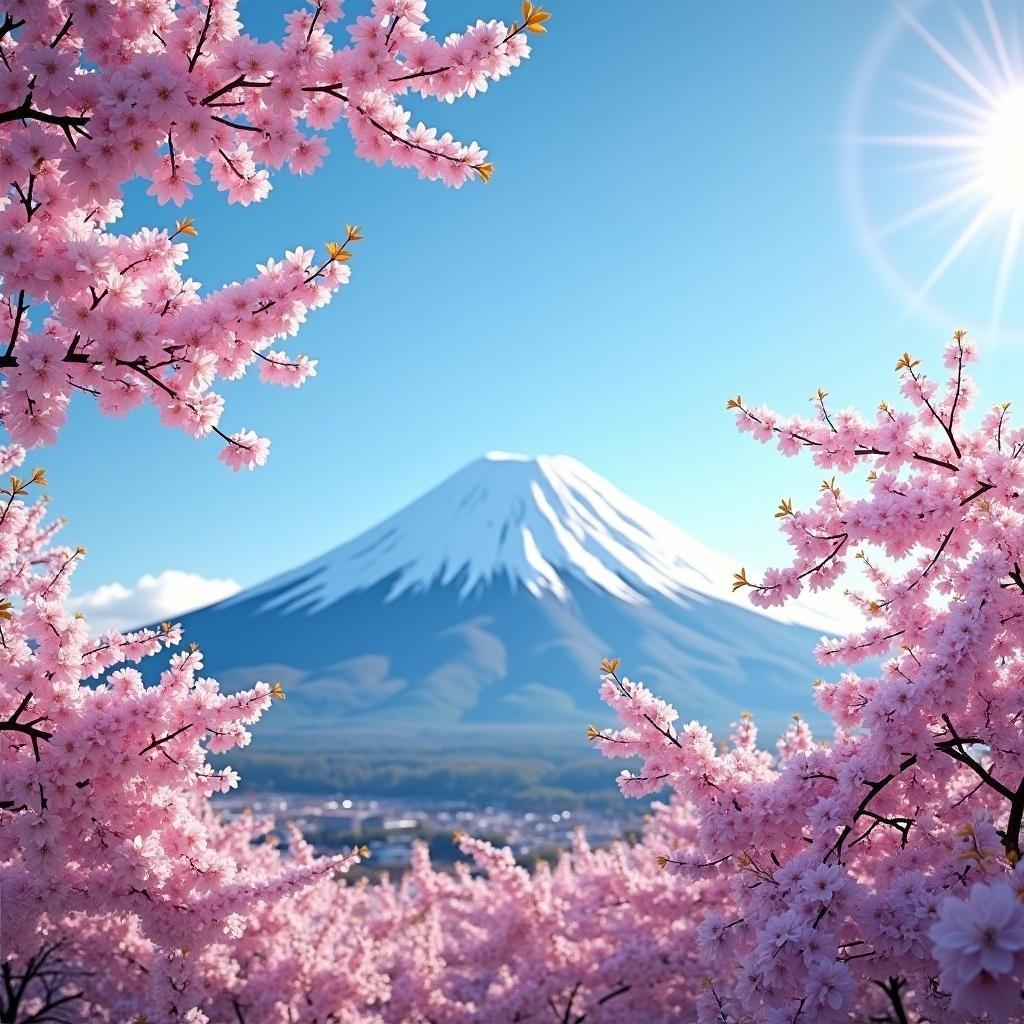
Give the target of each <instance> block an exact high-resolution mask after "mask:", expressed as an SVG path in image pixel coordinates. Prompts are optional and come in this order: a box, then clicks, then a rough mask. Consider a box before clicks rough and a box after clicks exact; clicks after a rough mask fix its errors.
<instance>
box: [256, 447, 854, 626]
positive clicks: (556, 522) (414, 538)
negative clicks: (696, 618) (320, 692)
mask: <svg viewBox="0 0 1024 1024" xmlns="http://www.w3.org/2000/svg"><path fill="white" fill-rule="evenodd" d="M737 564H738V563H736V562H735V560H733V559H731V558H728V557H726V556H724V555H722V554H721V553H719V552H717V551H715V550H713V549H712V548H709V547H707V546H706V545H704V544H701V543H700V542H699V541H697V540H695V539H694V538H692V537H691V536H689V535H688V534H687V533H685V532H684V531H683V530H681V529H679V527H677V526H675V525H674V524H672V523H670V522H668V521H667V520H665V519H663V518H662V517H661V516H659V515H657V514H656V513H654V512H652V511H651V510H650V509H648V508H646V507H645V506H643V505H641V504H640V503H639V502H637V501H634V500H633V499H632V498H630V497H629V496H628V495H626V494H624V493H623V492H622V491H620V490H619V489H618V488H617V487H615V486H614V485H613V484H611V483H610V482H609V481H608V480H606V479H605V478H604V477H602V476H600V475H598V474H597V473H595V472H593V471H592V470H590V469H588V468H587V467H586V466H584V465H583V464H582V463H580V462H578V461H577V460H576V459H573V458H570V457H569V456H566V455H554V456H547V455H542V456H538V457H536V458H529V457H527V456H524V455H513V454H509V453H506V452H491V453H489V454H488V455H486V456H484V457H483V458H480V459H477V460H475V461H474V462H471V463H470V464H469V465H467V466H465V467H464V468H463V469H461V470H459V471H458V472H457V473H455V474H454V475H453V476H451V477H449V478H448V479H447V480H445V481H443V482H442V483H441V484H439V485H438V486H437V487H435V488H434V489H433V490H431V491H429V492H428V493H426V494H425V495H423V496H422V497H420V498H418V499H417V500H415V501H413V502H412V503H411V504H410V505H408V506H406V507H405V508H404V509H402V510H401V511H400V512H398V513H396V514H395V515H393V516H391V517H390V518H388V519H386V520H384V521H383V522H382V523H380V524H379V525H377V526H375V527H373V528H372V529H370V530H368V531H366V532H365V533H363V534H361V535H360V536H358V537H356V538H355V539H353V540H351V541H349V542H347V543H345V544H342V545H340V546H339V547H337V548H334V549H333V550H332V551H329V552H328V553H327V554H325V555H323V556H322V557H320V558H317V559H315V560H313V561H312V562H309V563H307V564H306V565H303V566H301V567H300V568H298V569H295V570H293V571H291V572H289V573H287V574H285V575H283V576H279V577H277V578H275V579H273V580H270V581H268V582H267V583H265V584H263V585H261V586H259V587H257V588H255V589H254V590H249V591H247V592H246V594H245V597H246V598H248V599H251V598H258V597H260V596H261V595H265V596H266V599H267V600H266V607H267V608H268V609H269V608H277V609H280V610H285V611H293V610H294V611H297V610H305V611H309V612H315V611H320V610H322V609H323V608H325V607H327V606H329V605H331V604H333V603H335V602H336V601H338V600H340V599H341V598H343V597H345V596H347V595H348V594H351V593H354V592H357V591H363V590H367V589H369V588H371V587H373V586H375V585H379V584H381V583H382V582H385V581H387V582H388V584H389V591H388V600H393V599H395V598H397V597H398V596H400V595H402V594H405V593H408V592H413V593H415V592H422V591H426V590H428V589H430V588H431V587H434V586H439V585H441V586H457V587H458V589H459V593H460V596H461V597H462V598H464V599H465V598H468V597H469V596H470V595H472V594H473V593H474V591H476V590H477V589H478V588H481V587H486V586H488V585H490V584H494V583H505V585H507V586H511V587H512V588H518V587H522V588H524V589H525V590H527V591H528V592H529V593H531V594H533V595H534V596H535V597H544V596H550V597H553V598H555V599H556V600H559V601H567V600H570V598H571V588H572V585H574V584H575V585H584V586H588V587H591V588H594V589H597V590H602V591H604V592H606V593H607V594H609V595H611V596H612V597H615V598H618V599H619V600H621V601H625V602H627V603H629V604H634V605H637V604H645V603H648V602H649V601H650V600H651V599H652V598H653V597H655V596H660V597H662V598H666V599H668V600H670V601H673V602H675V603H685V602H689V601H692V600H695V599H696V600H700V599H701V598H707V597H712V598H715V599H718V600H723V601H728V602H730V603H740V604H744V605H746V604H747V602H746V600H745V598H742V597H741V596H739V595H735V596H734V595H733V594H732V591H731V587H730V582H731V577H732V573H733V572H734V571H735V569H736V566H737ZM772 617H774V618H780V619H784V620H786V621H794V622H802V623H804V624H807V625H814V626H815V627H817V628H824V629H828V630H831V631H835V630H836V629H837V628H841V625H840V623H839V622H838V620H837V619H835V618H833V617H832V616H830V615H822V614H821V613H819V612H816V611H812V610H809V609H804V608H800V607H798V606H793V607H792V608H786V609H782V610H781V612H780V613H778V614H773V616H772Z"/></svg>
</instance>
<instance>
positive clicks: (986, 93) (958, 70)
mask: <svg viewBox="0 0 1024 1024" xmlns="http://www.w3.org/2000/svg"><path fill="white" fill-rule="evenodd" d="M896 9H897V10H898V11H899V12H900V14H902V15H903V18H904V19H905V20H906V22H907V24H909V25H910V27H911V28H912V29H913V30H914V31H915V32H916V33H917V34H918V35H919V36H920V37H921V39H923V40H924V42H925V43H927V44H928V46H929V47H930V48H931V50H932V51H933V52H934V53H935V55H936V56H938V57H940V58H941V59H942V60H943V62H944V63H945V64H946V66H947V67H948V68H949V69H950V71H952V72H953V73H954V74H955V75H957V76H958V77H959V78H961V79H962V80H963V81H964V82H965V83H966V84H967V85H969V86H970V87H971V88H972V89H973V90H974V91H975V92H976V93H977V94H978V95H979V96H980V97H981V98H982V99H983V100H986V101H987V102H988V103H990V104H992V103H995V96H993V95H992V93H991V91H990V90H989V89H987V88H986V87H985V85H984V83H983V82H981V81H979V80H978V78H977V76H975V75H973V74H972V73H971V72H970V71H968V69H967V68H965V67H964V65H963V64H962V63H961V62H960V61H959V60H957V59H956V57H954V56H953V54H952V53H950V52H949V50H947V49H946V47H945V46H943V45H942V43H940V42H939V41H938V39H936V38H935V36H933V35H932V34H931V32H929V31H928V30H927V29H926V28H925V27H924V25H922V24H921V22H919V21H918V20H917V18H915V17H914V16H913V15H912V14H911V13H910V12H909V11H908V10H906V8H904V7H900V6H897V8H896Z"/></svg>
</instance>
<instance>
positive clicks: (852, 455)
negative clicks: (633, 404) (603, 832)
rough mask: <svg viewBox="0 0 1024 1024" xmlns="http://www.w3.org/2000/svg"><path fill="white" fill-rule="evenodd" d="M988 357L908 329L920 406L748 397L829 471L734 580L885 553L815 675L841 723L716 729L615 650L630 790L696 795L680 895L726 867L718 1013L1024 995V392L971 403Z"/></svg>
mask: <svg viewBox="0 0 1024 1024" xmlns="http://www.w3.org/2000/svg"><path fill="white" fill-rule="evenodd" d="M975 358H976V353H975V348H974V346H973V344H972V343H971V342H970V341H969V340H968V339H967V337H966V334H965V332H963V331H957V332H956V334H955V335H954V338H953V341H952V342H951V343H950V344H949V345H948V346H947V348H946V350H945V366H946V369H947V376H946V379H945V380H943V381H941V382H940V381H935V380H932V379H931V378H929V377H928V376H926V375H925V373H924V372H923V370H922V367H921V364H920V362H919V361H918V360H916V359H913V358H912V357H911V356H910V355H909V354H904V355H903V356H902V358H901V359H900V360H899V362H898V364H897V371H898V373H899V375H900V389H901V392H902V395H903V398H904V400H905V402H906V405H905V406H896V405H892V404H890V403H888V402H883V403H882V404H881V405H880V406H879V407H878V409H877V411H876V412H875V414H874V416H873V417H863V416H861V415H860V414H858V413H856V412H854V411H850V410H843V411H838V412H837V411H834V410H833V409H832V407H831V406H830V405H829V403H828V395H827V394H826V393H825V392H824V391H818V392H817V393H816V394H815V395H814V396H813V397H812V402H813V405H814V415H812V416H792V417H784V416H780V415H779V414H777V413H775V412H773V411H771V410H770V409H767V408H765V407H752V406H750V405H748V404H747V403H746V402H745V401H744V400H743V399H742V398H741V397H738V396H737V397H736V398H734V399H731V400H730V402H729V407H730V408H731V409H733V410H734V411H735V414H736V417H737V421H738V425H739V428H740V429H741V430H744V431H748V432H751V433H753V435H754V436H755V438H756V439H757V440H759V441H761V442H765V443H767V442H775V443H776V444H777V445H778V447H779V448H780V450H781V451H782V452H783V453H784V454H786V455H794V454H797V453H801V452H802V453H806V454H808V455H810V456H811V458H812V459H813V461H814V463H815V465H816V466H818V467H819V468H820V469H822V470H824V471H825V473H826V474H828V475H827V478H826V480H825V481H824V483H823V484H822V485H821V489H820V492H819V495H818V498H817V500H816V501H815V502H814V503H813V504H812V505H811V506H810V507H808V508H805V509H802V508H798V507H796V506H794V504H793V502H792V501H790V500H789V499H786V500H783V501H782V502H781V503H780V505H779V509H778V513H777V516H778V518H779V521H780V525H781V528H782V531H783V533H784V535H785V537H786V539H787V541H788V542H789V544H790V545H791V547H792V549H793V558H792V561H791V563H790V564H789V565H788V566H785V567H783V568H779V569H772V570H769V571H767V572H765V573H764V574H763V575H762V576H761V577H760V578H753V577H751V576H748V574H747V573H746V571H745V570H740V572H738V573H737V574H736V577H735V587H736V589H747V590H749V592H750V596H751V600H752V601H753V602H754V603H755V604H757V605H759V606H762V607H763V606H770V605H777V604H781V603H782V602H784V601H786V600H789V599H791V598H793V597H795V596H797V595H798V594H800V593H801V592H803V591H804V590H805V589H807V590H810V591H812V592H813V591H817V590H821V589H823V588H826V587H829V586H832V585H834V584H835V583H836V582H837V581H838V580H839V579H840V578H841V577H842V575H843V573H844V570H845V569H846V568H847V566H848V565H850V564H851V563H856V564H859V565H860V566H861V567H862V569H863V573H864V582H863V585H862V587H861V589H859V590H851V591H850V592H849V596H850V599H851V600H852V601H854V602H855V603H856V604H857V605H858V607H860V608H861V609H862V610H863V611H864V613H865V614H866V616H867V620H866V621H867V623H868V625H867V626H866V628H864V629H862V630H860V631H859V632H857V633H855V634H853V635H850V636H846V637H843V638H841V639H829V638H824V639H823V640H822V641H821V643H820V645H819V646H818V652H817V653H818V656H819V658H820V660H821V661H822V662H823V663H824V664H825V665H828V666H831V665H840V664H843V665H845V666H848V667H849V668H848V670H847V671H845V672H843V673H842V674H841V675H840V676H839V678H838V680H837V681H835V682H828V683H825V682H820V681H819V683H817V684H816V688H815V695H816V698H817V703H818V706H819V707H820V708H821V709H822V710H823V711H824V712H827V713H828V714H829V715H830V716H831V718H832V720H833V723H834V734H833V735H832V736H831V737H830V738H829V739H828V740H827V741H825V742H822V741H818V740H815V739H814V738H813V737H812V735H811V732H810V730H809V729H808V727H807V725H806V723H805V722H803V721H801V720H796V721H794V723H793V725H792V726H791V728H790V729H789V730H788V732H787V734H786V735H785V736H784V737H783V738H782V739H781V740H780V741H779V744H778V750H777V755H776V756H769V754H768V753H767V752H765V751H762V750H759V749H758V748H757V746H756V743H755V741H754V738H753V737H754V735H755V734H754V725H753V723H752V722H749V721H747V722H746V723H745V724H743V728H741V729H740V730H738V731H737V734H736V735H734V737H733V738H732V741H731V742H730V743H729V744H726V745H725V749H723V750H718V749H716V747H715V745H714V743H713V741H712V737H711V735H710V734H709V732H708V730H707V729H705V728H704V727H703V726H702V725H700V724H699V723H698V722H689V723H688V724H686V725H678V724H677V712H676V711H675V709H674V708H672V707H670V706H669V705H668V704H666V703H664V702H663V701H661V700H659V699H658V698H657V697H656V696H655V695H654V694H652V693H651V692H650V691H649V690H648V689H647V688H646V687H644V686H643V685H642V684H640V683H636V682H633V681H630V680H629V679H628V678H625V677H622V676H620V675H619V672H618V663H617V662H615V661H609V662H607V663H606V664H605V666H604V672H605V674H604V678H603V682H602V690H601V692H602V695H603V697H604V699H605V700H606V701H607V702H608V703H609V704H610V705H611V707H612V708H614V710H615V711H616V713H617V715H618V717H619V719H620V723H621V728H619V729H617V730H605V731H600V730H597V729H593V730H591V733H592V738H594V739H595V741H596V742H597V743H598V745H599V746H600V748H601V750H602V752H603V753H604V754H606V755H607V756H610V757H639V758H641V759H642V768H641V769H640V770H639V771H637V772H636V773H634V772H631V771H624V772H623V773H622V774H621V776H620V779H619V783H620V787H621V789H622V791H623V793H624V794H625V795H627V796H641V795H644V794H648V793H652V792H654V791H656V790H658V789H660V788H662V787H663V786H666V785H667V786H669V787H670V788H671V789H672V790H673V791H674V794H675V799H677V800H680V801H683V802H685V803H686V804H688V805H690V806H692V808H693V813H694V814H696V815H697V817H698V819H699V823H700V825H699V844H698V845H699V849H698V851H697V855H696V856H695V855H694V853H693V852H692V851H689V850H685V849H683V850H679V851H674V850H672V849H666V850H665V851H663V854H662V856H663V862H664V864H665V866H666V868H667V869H668V870H669V871H670V872H671V873H672V874H673V875H674V876H678V878H679V881H680V887H681V888H680V899H682V900H684V901H685V900H687V892H688V886H691V885H693V884H695V882H697V881H705V880H708V879H717V880H719V881H721V882H722V883H724V884H726V885H727V886H728V890H729V894H730V895H729V899H727V900H725V901H723V902H722V904H721V905H716V904H714V903H711V902H709V903H707V904H706V905H705V906H704V908H703V909H702V912H701V916H702V918H703V920H702V921H701V922H700V923H699V924H698V925H697V928H698V931H699V944H700V952H701V956H702V958H703V966H702V968H701V969H702V970H703V971H705V972H706V973H707V975H708V978H709V982H708V987H707V989H706V992H705V993H704V995H703V997H702V999H701V1003H700V1010H699V1015H698V1019H699V1020H700V1021H701V1022H703V1024H710V1022H718V1024H739V1022H740V1021H764V1022H770V1024H782V1022H788V1024H795V1022H805V1021H806V1022H811V1021H815V1022H819V1021H820V1022H826V1024H827V1022H829V1021H862V1022H867V1021H888V1022H891V1024H906V1022H911V1021H933V1022H954V1021H955V1022H964V1021H968V1020H970V1021H1006V1020H1016V1021H1020V1020H1024V1002H1022V998H1021V983H1022V980H1024V905H1022V902H1021V900H1022V897H1024V869H1022V867H1021V864H1020V853H1021V826H1022V821H1024V714H1022V711H1021V708H1022V706H1024V705H1022V701H1021V683H1022V679H1024V568H1022V567H1024V495H1022V492H1024V464H1022V461H1021V460H1022V456H1024V429H1021V428H1020V427H1015V426H1014V425H1013V423H1012V420H1011V415H1010V407H1009V403H1003V404H999V405H996V406H993V407H991V408H989V409H988V410H987V411H986V412H985V413H984V414H983V415H981V416H979V417H974V418H973V419H971V418H969V411H970V407H971V405H972V402H973V399H974V397H975V387H974V384H973V381H972V380H971V378H970V377H969V376H968V373H967V365H968V364H969V363H971V362H972V361H973V360H974V359H975ZM853 473H856V474H857V476H858V477H859V478H860V479H859V480H854V481H853V482H851V484H850V486H849V488H848V489H847V487H845V486H841V485H840V482H839V476H838V475H841V474H853ZM864 474H866V476H867V480H866V484H865V483H863V482H862V481H863V480H864ZM865 661H868V662H869V664H870V667H869V669H868V671H867V672H866V673H865V674H864V675H860V674H858V673H857V672H855V671H853V670H852V666H854V665H857V664H858V663H863V662H865ZM878 665H880V668H879V667H876V666H878Z"/></svg>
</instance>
